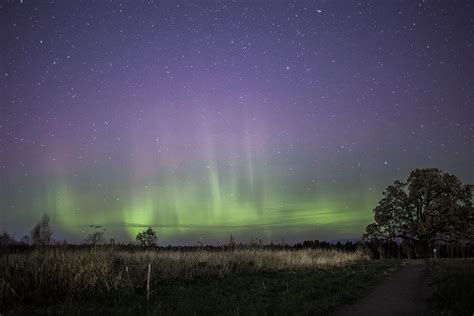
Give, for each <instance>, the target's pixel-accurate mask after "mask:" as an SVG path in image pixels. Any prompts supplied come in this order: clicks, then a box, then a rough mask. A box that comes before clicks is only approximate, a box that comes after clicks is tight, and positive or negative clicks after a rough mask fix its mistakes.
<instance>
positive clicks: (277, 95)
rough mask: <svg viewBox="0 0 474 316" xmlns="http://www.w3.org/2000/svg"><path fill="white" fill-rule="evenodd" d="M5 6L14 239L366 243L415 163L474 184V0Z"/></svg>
mask: <svg viewBox="0 0 474 316" xmlns="http://www.w3.org/2000/svg"><path fill="white" fill-rule="evenodd" d="M1 1H2V2H0V57H1V59H0V185H1V186H0V230H3V229H4V230H7V231H8V232H10V233H11V234H13V235H14V236H15V237H16V238H20V237H21V236H23V235H26V234H28V233H29V231H30V229H31V227H32V226H33V225H34V223H35V222H37V221H38V220H39V219H40V218H41V216H42V214H43V213H47V214H48V215H49V216H50V218H51V224H52V226H53V228H54V230H55V234H54V237H55V238H56V239H58V240H62V239H68V240H69V241H81V240H83V239H84V237H85V236H86V235H87V234H88V233H90V231H91V228H90V227H89V226H90V225H102V226H103V227H105V228H106V229H107V231H106V237H107V238H115V239H117V240H120V241H127V240H132V239H134V238H135V235H136V233H137V232H139V231H141V230H143V229H144V227H146V226H148V225H152V226H153V227H154V228H155V229H156V231H157V234H158V237H159V239H160V243H162V244H168V243H170V244H178V243H180V244H196V242H197V241H199V240H200V239H201V240H202V241H203V242H204V243H219V242H225V241H227V240H228V238H229V235H230V234H233V236H234V237H235V239H236V240H237V241H242V242H248V241H249V239H250V238H251V237H256V238H261V239H262V240H263V241H265V242H270V241H273V242H281V241H282V239H284V241H286V242H296V241H302V240H304V239H328V240H336V239H347V238H359V237H360V236H361V234H362V233H363V231H364V229H365V226H366V225H367V224H369V223H370V222H371V221H372V216H373V214H372V209H373V208H374V207H375V206H376V204H377V202H378V201H379V200H380V198H381V197H382V191H383V190H384V188H385V187H386V186H387V185H389V184H391V183H392V182H393V181H394V180H396V179H399V180H405V179H406V178H407V177H408V174H409V172H410V171H411V170H412V169H414V168H425V167H437V168H440V169H442V170H443V171H447V172H449V173H452V174H455V175H457V176H458V177H460V178H461V180H462V181H463V182H464V183H474V170H473V161H474V149H473V148H474V110H473V109H474V57H473V56H474V48H473V45H474V3H473V2H472V1H464V2H463V1H441V2H439V1H425V2H416V1H375V0H374V1H369V2H367V1H342V0H341V1H291V2H287V1H279V0H276V1H273V0H272V1H270V0H268V1H254V0H252V1H127V2H120V1H31V0H23V2H22V3H21V2H20V1H13V0H11V1H5V0H1Z"/></svg>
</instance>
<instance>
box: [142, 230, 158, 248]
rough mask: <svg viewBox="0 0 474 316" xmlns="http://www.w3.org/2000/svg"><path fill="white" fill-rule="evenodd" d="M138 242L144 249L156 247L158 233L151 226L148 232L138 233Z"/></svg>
mask: <svg viewBox="0 0 474 316" xmlns="http://www.w3.org/2000/svg"><path fill="white" fill-rule="evenodd" d="M137 241H138V243H139V244H140V246H142V247H146V248H149V247H154V246H156V244H157V242H158V237H156V232H155V231H154V230H153V228H151V226H149V227H148V228H147V229H146V230H144V231H142V232H141V233H138V235H137Z"/></svg>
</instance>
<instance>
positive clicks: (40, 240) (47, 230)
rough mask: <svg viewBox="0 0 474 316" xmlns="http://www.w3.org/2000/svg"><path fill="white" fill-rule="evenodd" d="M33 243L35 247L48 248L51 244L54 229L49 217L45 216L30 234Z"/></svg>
mask: <svg viewBox="0 0 474 316" xmlns="http://www.w3.org/2000/svg"><path fill="white" fill-rule="evenodd" d="M30 235H31V243H32V244H33V245H34V246H47V245H49V243H50V242H51V236H52V235H53V229H52V228H51V226H49V216H48V215H46V214H44V215H43V218H42V219H41V220H40V221H39V222H38V223H37V224H36V225H35V227H33V229H32V230H31V232H30Z"/></svg>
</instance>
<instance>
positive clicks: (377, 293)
mask: <svg viewBox="0 0 474 316" xmlns="http://www.w3.org/2000/svg"><path fill="white" fill-rule="evenodd" d="M431 293H432V292H431V288H430V275H429V271H428V265H427V263H426V261H424V260H414V261H411V262H410V263H409V264H407V265H406V266H405V267H404V268H402V269H401V270H400V271H398V272H396V273H395V274H393V275H391V276H390V277H388V278H387V279H386V280H384V281H383V282H382V283H381V284H379V285H377V286H376V287H375V288H374V289H372V290H371V291H370V292H369V294H368V295H367V296H366V297H364V298H362V299H361V300H360V301H359V302H357V303H355V304H353V305H345V306H343V307H342V308H340V309H339V310H337V311H336V312H335V313H334V315H338V316H339V315H378V316H381V315H430V314H431V313H430V308H429V304H428V299H429V298H430V297H431Z"/></svg>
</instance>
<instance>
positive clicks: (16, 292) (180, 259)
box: [0, 248, 368, 311]
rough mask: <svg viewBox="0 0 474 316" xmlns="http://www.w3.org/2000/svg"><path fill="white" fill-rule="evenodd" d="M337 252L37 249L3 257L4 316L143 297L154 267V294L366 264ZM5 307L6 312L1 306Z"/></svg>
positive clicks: (0, 277) (359, 255)
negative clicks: (56, 303) (14, 307)
mask: <svg viewBox="0 0 474 316" xmlns="http://www.w3.org/2000/svg"><path fill="white" fill-rule="evenodd" d="M366 259H368V258H367V257H366V255H364V254H363V253H362V252H358V251H357V252H352V253H349V252H341V251H336V250H319V249H304V250H265V249H240V250H235V251H209V250H202V251H201V250H196V251H165V250H160V251H134V252H129V251H123V250H114V249H110V248H109V249H107V248H98V249H94V248H88V249H64V248H50V249H35V250H28V251H23V252H18V253H3V254H1V255H0V302H1V303H2V304H0V311H1V310H5V309H6V304H7V303H6V302H9V303H10V304H13V302H15V301H16V302H21V303H25V304H37V303H38V302H41V303H45V304H48V302H49V303H51V300H54V299H56V300H57V299H58V298H62V299H66V298H67V299H70V300H77V299H84V298H86V299H87V297H97V296H100V295H101V294H107V293H111V294H114V293H137V292H142V291H144V289H145V285H146V282H145V281H146V270H147V266H148V264H149V263H151V265H152V282H151V283H152V284H151V287H152V288H154V287H155V286H156V285H157V284H159V283H160V282H161V281H163V280H176V279H178V280H193V279H196V278H198V279H199V278H207V279H212V278H225V277H227V276H232V275H235V274H252V273H260V272H272V271H273V272H274V271H302V270H312V269H321V268H328V267H335V266H342V265H345V264H348V263H352V262H356V261H361V260H366ZM2 305H4V306H2Z"/></svg>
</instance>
